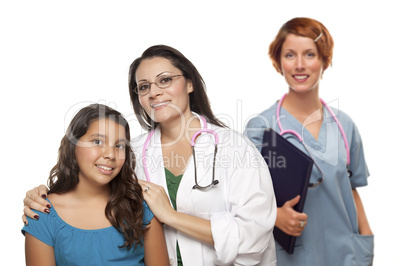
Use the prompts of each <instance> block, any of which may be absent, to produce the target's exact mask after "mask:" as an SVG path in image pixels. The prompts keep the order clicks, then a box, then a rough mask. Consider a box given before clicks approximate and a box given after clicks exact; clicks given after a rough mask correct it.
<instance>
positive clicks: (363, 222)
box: [352, 188, 373, 235]
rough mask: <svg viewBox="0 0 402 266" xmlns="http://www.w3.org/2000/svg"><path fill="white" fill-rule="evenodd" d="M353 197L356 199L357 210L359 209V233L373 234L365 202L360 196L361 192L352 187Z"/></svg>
mask: <svg viewBox="0 0 402 266" xmlns="http://www.w3.org/2000/svg"><path fill="white" fill-rule="evenodd" d="M352 193H353V198H354V200H355V205H356V211H357V222H358V225H359V233H360V234H361V235H372V234H373V232H372V231H371V228H370V225H369V222H368V219H367V216H366V212H365V211H364V207H363V202H362V200H361V198H360V195H359V193H358V192H357V190H356V189H355V188H354V189H352Z"/></svg>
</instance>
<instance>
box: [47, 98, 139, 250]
mask: <svg viewBox="0 0 402 266" xmlns="http://www.w3.org/2000/svg"><path fill="white" fill-rule="evenodd" d="M102 118H106V119H109V120H113V121H115V122H116V123H118V124H120V125H122V126H124V128H125V133H126V141H127V143H126V151H125V153H126V160H125V162H124V165H123V167H122V168H121V171H120V173H119V174H118V175H117V176H116V177H115V178H114V179H113V180H112V181H110V183H109V185H110V199H109V202H108V203H107V205H106V208H105V215H106V217H107V219H108V220H109V221H110V223H111V224H112V225H113V226H114V227H115V228H116V229H117V230H119V231H120V232H121V233H123V234H124V237H125V243H124V245H123V246H121V247H127V249H130V248H131V247H132V246H133V245H134V247H135V246H136V245H137V244H140V245H142V242H141V241H142V238H143V235H144V233H145V231H146V230H145V226H144V223H143V216H144V211H143V196H142V188H141V186H140V185H139V184H138V179H137V176H136V175H135V173H134V169H135V156H134V153H133V151H132V149H131V146H130V128H129V125H128V123H127V121H126V120H125V119H124V117H123V116H122V115H121V114H120V113H119V112H117V111H116V110H114V109H112V108H110V107H108V106H105V105H102V104H92V105H89V106H87V107H84V108H83V109H81V110H80V111H79V112H78V113H77V114H76V115H75V117H74V118H73V119H72V121H71V123H70V125H69V127H68V129H67V132H66V134H65V136H64V137H63V139H62V140H61V144H60V148H59V157H58V160H57V164H56V165H55V166H54V167H53V169H52V170H51V171H50V176H49V179H48V186H49V189H50V190H49V193H65V192H68V191H71V190H72V189H74V188H75V187H76V186H77V184H78V172H79V167H78V164H77V161H76V158H75V146H76V144H77V141H78V140H79V139H80V138H81V137H82V136H83V135H85V133H86V132H87V130H88V127H89V125H90V124H91V123H92V122H93V121H95V120H98V119H102Z"/></svg>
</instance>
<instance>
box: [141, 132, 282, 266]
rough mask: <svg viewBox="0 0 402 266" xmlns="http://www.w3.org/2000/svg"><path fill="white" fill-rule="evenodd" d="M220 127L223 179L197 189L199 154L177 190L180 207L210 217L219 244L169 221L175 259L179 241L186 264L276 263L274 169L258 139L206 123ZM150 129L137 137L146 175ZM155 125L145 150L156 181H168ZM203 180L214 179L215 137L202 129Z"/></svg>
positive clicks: (169, 240)
mask: <svg viewBox="0 0 402 266" xmlns="http://www.w3.org/2000/svg"><path fill="white" fill-rule="evenodd" d="M207 127H208V128H212V129H213V130H215V131H216V132H217V133H218V136H219V145H218V153H217V157H216V170H215V179H217V180H219V184H218V185H217V186H215V187H213V188H212V189H210V190H208V191H202V190H199V189H193V186H194V184H195V181H194V161H193V160H194V159H193V156H191V158H190V159H189V161H188V165H187V168H186V170H185V173H184V175H183V178H182V180H181V183H180V186H179V189H178V192H177V199H176V203H177V210H178V211H179V212H183V213H186V214H189V215H193V216H197V217H201V218H204V219H207V220H210V221H211V229H212V236H213V239H214V247H212V246H210V245H208V244H204V243H202V242H200V241H198V240H196V239H194V238H191V237H189V236H187V235H185V234H183V233H181V232H180V231H177V230H175V229H174V228H172V227H170V226H167V225H164V232H165V238H166V244H167V248H168V253H169V259H170V264H171V265H177V253H176V242H178V243H179V247H180V252H181V257H182V260H183V264H184V265H185V266H188V265H191V266H197V265H264V266H265V265H276V263H275V262H276V254H275V242H274V238H273V234H272V231H273V227H274V224H275V219H276V201H275V196H274V192H273V187H272V182H271V177H270V174H269V170H268V167H267V165H266V164H265V161H264V160H263V158H262V156H261V155H260V153H259V152H258V150H257V149H256V148H255V147H254V145H253V144H252V143H251V142H250V141H248V139H246V138H245V137H243V136H242V135H241V134H240V133H238V132H235V131H232V130H229V129H225V128H221V127H217V126H215V125H211V124H207ZM147 136H148V134H144V135H141V136H139V137H138V138H136V139H135V140H134V141H133V149H134V152H135V156H136V162H137V164H136V170H135V172H136V174H137V176H138V178H139V179H143V180H146V177H145V173H144V168H143V163H142V159H143V156H142V149H143V145H144V142H145V140H146V138H147ZM160 137H161V132H160V129H159V127H157V128H156V130H155V133H154V135H153V136H152V138H151V142H150V145H149V148H148V151H147V154H146V157H145V158H146V161H147V163H146V164H147V169H148V171H149V174H150V178H151V182H153V183H155V184H158V185H160V186H163V187H164V188H165V190H166V193H167V194H168V192H167V187H166V177H165V170H164V164H163V157H162V149H161V143H160ZM195 149H196V158H197V175H198V183H199V184H200V185H202V186H206V185H208V184H210V183H211V180H212V161H213V152H214V141H213V137H212V136H211V135H210V134H205V133H203V134H202V135H200V136H199V137H198V138H197V141H196V148H195Z"/></svg>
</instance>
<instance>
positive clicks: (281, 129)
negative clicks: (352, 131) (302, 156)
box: [276, 93, 352, 177]
mask: <svg viewBox="0 0 402 266" xmlns="http://www.w3.org/2000/svg"><path fill="white" fill-rule="evenodd" d="M286 96H287V93H285V94H284V95H283V96H282V98H281V99H280V101H279V103H278V105H277V107H276V123H277V125H278V127H279V130H280V132H279V135H281V136H283V135H285V134H292V135H294V136H296V137H297V139H298V140H299V141H300V142H301V143H302V144H303V146H304V148H305V149H306V150H307V152H308V154H309V155H310V157H311V158H312V155H311V153H310V151H309V150H308V149H307V147H306V145H305V143H304V139H303V138H302V136H300V134H299V133H297V132H296V131H295V130H290V129H287V130H284V129H283V127H282V123H281V120H280V109H281V107H282V103H283V100H284V99H285V97H286ZM320 101H321V103H322V104H323V105H324V107H325V108H326V109H327V110H328V112H329V113H330V114H331V116H332V118H333V119H334V121H335V123H336V124H337V126H338V128H339V131H340V132H341V135H342V138H343V142H344V144H345V149H346V161H347V163H346V169H347V171H348V175H349V177H351V176H352V172H351V171H350V170H349V166H350V149H349V144H348V140H347V138H346V134H345V131H344V130H343V127H342V125H341V123H340V122H339V119H338V118H337V117H336V116H335V114H334V112H333V111H332V110H331V108H329V106H328V105H327V103H326V102H325V101H324V100H323V99H321V98H320ZM314 164H315V165H316V166H317V168H318V169H319V170H320V172H321V173H322V175H323V176H324V174H323V172H322V171H321V169H320V168H319V167H318V165H317V163H315V160H314Z"/></svg>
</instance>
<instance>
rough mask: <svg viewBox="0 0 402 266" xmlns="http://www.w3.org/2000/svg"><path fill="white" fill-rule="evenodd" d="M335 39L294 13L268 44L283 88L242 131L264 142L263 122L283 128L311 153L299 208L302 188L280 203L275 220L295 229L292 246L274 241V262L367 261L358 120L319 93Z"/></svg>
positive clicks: (286, 228) (363, 169)
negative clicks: (297, 208) (290, 250)
mask: <svg viewBox="0 0 402 266" xmlns="http://www.w3.org/2000/svg"><path fill="white" fill-rule="evenodd" d="M333 45H334V42H333V39H332V37H331V35H330V33H329V32H328V30H327V29H326V28H325V26H324V25H322V24H321V23H320V22H318V21H316V20H313V19H309V18H294V19H292V20H290V21H288V22H286V23H285V24H284V25H283V26H282V27H281V29H280V30H279V32H278V34H277V36H276V38H275V40H274V41H273V42H272V43H271V45H270V47H269V56H270V58H271V60H272V62H273V65H274V67H275V69H276V70H277V71H278V72H279V73H280V74H281V75H282V76H283V77H284V78H285V81H286V83H287V85H288V92H287V94H285V95H284V96H283V97H282V98H281V100H280V101H278V102H276V103H274V104H273V105H272V106H271V107H270V108H268V109H267V110H265V111H264V112H262V113H261V114H259V115H258V116H256V117H255V118H253V119H252V120H250V121H249V123H248V124H247V127H246V131H245V135H246V136H247V137H248V138H250V140H251V141H252V142H253V143H254V144H255V145H256V146H257V148H259V149H260V150H261V147H262V142H263V132H264V130H265V129H269V128H272V129H273V130H275V131H277V132H280V133H281V134H282V133H283V136H284V137H285V138H286V139H287V140H288V141H290V142H291V143H293V144H294V145H295V146H296V147H298V148H299V149H300V150H302V151H303V152H305V153H306V154H309V155H310V156H311V158H312V159H313V160H314V163H315V165H314V166H313V172H312V174H311V177H310V183H312V184H313V186H312V188H310V189H308V191H307V196H306V200H305V205H304V210H303V213H298V212H296V211H295V210H294V209H293V206H295V205H296V204H297V203H298V202H299V200H300V196H297V197H295V198H293V199H290V200H289V201H287V202H286V203H285V204H284V205H283V206H278V210H277V218H276V222H275V226H276V227H278V228H279V229H281V230H282V231H283V232H285V233H286V234H288V235H292V236H296V237H297V239H296V245H295V248H294V253H293V254H288V253H287V252H286V251H285V250H284V249H283V248H282V247H281V246H280V245H279V244H278V243H277V246H276V251H277V260H278V265H286V266H288V265H308V266H312V265H319V266H321V265H334V266H335V265H336V266H339V265H371V264H372V261H373V246H374V243H373V235H372V232H371V229H370V226H369V223H368V220H367V217H366V214H365V212H364V208H363V204H362V201H361V198H360V197H359V193H358V192H357V190H356V188H357V187H361V186H365V185H367V177H368V176H369V172H368V169H367V166H366V162H365V159H364V153H363V146H362V140H361V137H360V134H359V131H358V129H357V127H356V125H355V124H354V123H353V121H352V120H351V118H350V117H349V116H348V115H346V114H345V113H344V112H342V111H340V110H337V109H335V108H332V107H331V108H330V107H328V106H327V105H326V103H325V102H324V101H322V100H321V99H320V97H319V85H320V80H321V78H322V76H323V74H324V71H325V70H326V69H327V68H328V66H329V65H331V63H332V50H333Z"/></svg>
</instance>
